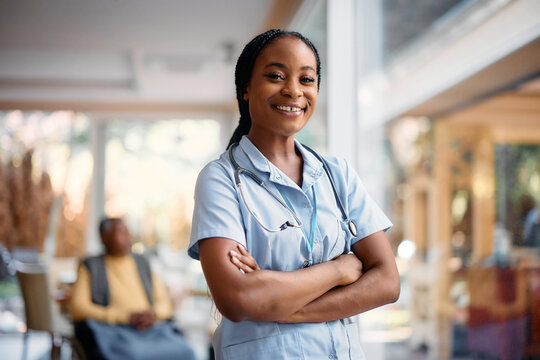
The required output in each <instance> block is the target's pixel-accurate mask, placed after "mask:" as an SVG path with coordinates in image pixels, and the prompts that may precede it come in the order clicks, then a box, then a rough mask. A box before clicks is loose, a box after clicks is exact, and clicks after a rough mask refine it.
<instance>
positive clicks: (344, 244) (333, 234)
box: [325, 218, 350, 260]
mask: <svg viewBox="0 0 540 360" xmlns="http://www.w3.org/2000/svg"><path fill="white" fill-rule="evenodd" d="M330 224H331V226H329V229H328V232H327V234H326V238H325V241H327V244H328V249H329V250H328V254H327V259H326V260H332V259H334V258H336V257H338V256H339V255H341V254H345V253H348V252H349V251H350V246H348V244H350V241H347V233H346V232H345V229H344V228H343V226H342V221H340V219H339V218H335V219H334V221H332V222H330Z"/></svg>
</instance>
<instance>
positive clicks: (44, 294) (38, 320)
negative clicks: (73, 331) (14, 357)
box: [16, 262, 85, 360]
mask: <svg viewBox="0 0 540 360" xmlns="http://www.w3.org/2000/svg"><path fill="white" fill-rule="evenodd" d="M16 269H17V279H18V280H19V286H20V288H21V293H22V296H23V300H24V310H25V316H26V327H27V330H26V332H25V334H24V340H23V341H24V343H23V357H22V358H23V360H26V357H27V354H28V352H27V351H28V332H29V331H30V330H35V331H47V332H48V333H49V334H51V343H52V346H51V359H59V358H60V350H61V347H62V344H63V343H64V342H66V343H68V344H69V345H70V346H71V349H72V358H73V359H85V357H84V354H82V353H81V350H80V347H79V346H78V344H77V343H74V342H73V340H72V339H70V338H67V337H65V336H58V335H57V334H55V332H54V330H53V322H52V309H51V301H50V299H51V295H50V291H49V283H48V279H47V270H46V268H45V266H44V265H43V264H39V263H22V262H19V263H18V264H17V267H16Z"/></svg>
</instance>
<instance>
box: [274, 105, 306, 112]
mask: <svg viewBox="0 0 540 360" xmlns="http://www.w3.org/2000/svg"><path fill="white" fill-rule="evenodd" d="M276 108H277V109H278V110H282V111H291V112H296V111H300V110H302V109H300V108H299V107H295V106H281V105H277V106H276Z"/></svg>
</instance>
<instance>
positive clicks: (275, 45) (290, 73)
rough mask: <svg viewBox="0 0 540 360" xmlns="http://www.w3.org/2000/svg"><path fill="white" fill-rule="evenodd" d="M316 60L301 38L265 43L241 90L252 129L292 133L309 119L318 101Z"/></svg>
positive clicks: (273, 132)
mask: <svg viewBox="0 0 540 360" xmlns="http://www.w3.org/2000/svg"><path fill="white" fill-rule="evenodd" d="M316 69H317V62H316V59H315V54H313V51H312V50H311V48H309V47H308V46H307V45H306V44H305V43H304V42H303V41H302V40H300V39H298V38H295V37H292V36H283V37H280V38H278V39H276V40H274V41H272V42H271V43H270V44H268V45H267V46H266V47H265V48H264V49H263V50H262V51H261V53H260V54H259V56H258V57H257V59H256V60H255V64H254V66H253V72H252V74H251V79H250V81H249V84H248V86H247V88H246V92H245V93H244V99H245V100H247V101H249V113H250V115H251V130H250V133H252V132H257V133H258V134H261V133H266V134H268V135H274V136H291V135H294V134H296V133H297V132H299V131H300V130H301V129H302V128H303V127H304V125H306V123H307V122H308V120H309V118H310V117H311V115H312V114H313V111H314V110H315V104H316V103H317V72H316Z"/></svg>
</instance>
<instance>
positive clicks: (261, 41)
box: [227, 29, 321, 149]
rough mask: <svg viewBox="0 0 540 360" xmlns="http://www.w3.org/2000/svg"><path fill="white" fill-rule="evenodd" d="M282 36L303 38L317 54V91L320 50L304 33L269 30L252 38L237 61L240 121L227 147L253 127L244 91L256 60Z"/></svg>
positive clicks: (319, 74)
mask: <svg viewBox="0 0 540 360" xmlns="http://www.w3.org/2000/svg"><path fill="white" fill-rule="evenodd" d="M282 36H293V37H296V38H298V39H300V40H302V41H303V42H304V43H305V44H306V45H307V46H309V48H310V49H311V50H312V51H313V54H314V55H315V60H316V62H317V91H319V86H320V84H321V60H320V58H319V52H318V51H317V48H315V45H313V43H312V42H311V41H309V39H307V38H305V37H304V36H303V35H302V34H300V33H298V32H295V31H284V30H280V29H272V30H268V31H266V32H264V33H262V34H259V35H257V36H256V37H255V38H253V40H251V41H250V42H249V43H248V44H247V45H246V46H245V47H244V50H243V51H242V53H241V54H240V57H238V61H237V62H236V70H235V73H234V82H235V85H236V100H237V101H238V109H239V110H240V121H239V122H238V126H237V127H236V129H235V130H234V133H233V135H232V137H231V139H230V140H229V144H228V145H227V149H228V148H229V147H230V146H231V145H232V144H234V143H237V142H239V141H240V139H241V138H242V136H243V135H247V133H248V132H249V129H250V128H251V116H250V114H249V103H248V101H247V100H244V93H245V90H246V86H247V84H248V83H249V80H250V78H251V72H252V71H253V65H254V64H255V60H256V59H257V57H258V56H259V54H260V52H261V51H262V50H263V49H264V48H265V47H266V46H267V45H268V44H270V43H271V42H272V41H273V40H275V39H277V38H279V37H282Z"/></svg>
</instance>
